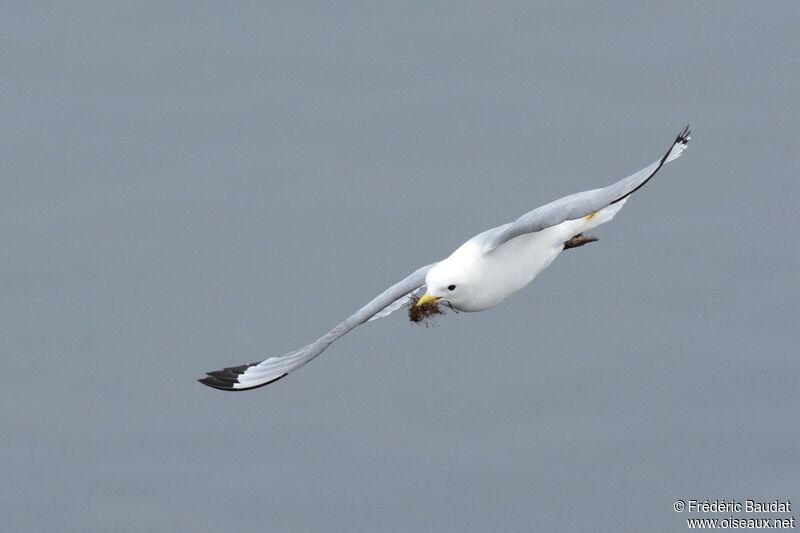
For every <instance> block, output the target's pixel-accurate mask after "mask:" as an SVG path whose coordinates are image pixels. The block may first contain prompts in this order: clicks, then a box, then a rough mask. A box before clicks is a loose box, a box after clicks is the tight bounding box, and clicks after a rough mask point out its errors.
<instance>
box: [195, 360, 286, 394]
mask: <svg viewBox="0 0 800 533" xmlns="http://www.w3.org/2000/svg"><path fill="white" fill-rule="evenodd" d="M257 364H258V363H252V364H249V365H241V366H232V367H228V368H224V369H222V370H214V371H213V372H207V373H206V376H207V377H204V378H201V379H198V380H197V381H198V383H202V384H203V385H205V386H206V387H211V388H212V389H217V390H221V391H226V392H243V391H248V390H253V389H259V388H261V387H265V386H267V385H269V384H270V383H275V382H276V381H278V380H280V379H283V378H285V377H286V376H288V375H289V373H288V372H287V373H285V374H282V375H280V376H278V377H277V378H275V379H271V380H270V381H266V382H264V383H259V384H258V385H253V386H252V387H244V388H236V387H235V385H238V384H239V379H238V378H239V376H240V375H242V374H244V372H245V370H247V369H248V368H250V367H252V366H256V365H257Z"/></svg>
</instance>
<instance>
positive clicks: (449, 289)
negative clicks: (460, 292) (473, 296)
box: [447, 285, 456, 291]
mask: <svg viewBox="0 0 800 533" xmlns="http://www.w3.org/2000/svg"><path fill="white" fill-rule="evenodd" d="M447 290H448V291H454V290H456V286H455V285H450V286H449V287H447Z"/></svg>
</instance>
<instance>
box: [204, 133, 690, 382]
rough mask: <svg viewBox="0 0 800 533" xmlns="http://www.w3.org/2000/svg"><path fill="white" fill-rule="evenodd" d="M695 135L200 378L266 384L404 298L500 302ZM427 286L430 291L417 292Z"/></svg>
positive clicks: (419, 302) (406, 301)
mask: <svg viewBox="0 0 800 533" xmlns="http://www.w3.org/2000/svg"><path fill="white" fill-rule="evenodd" d="M689 139H690V137H689V127H688V126H687V127H686V128H685V129H684V130H683V131H682V132H681V133H680V134H679V135H678V136H677V137H676V139H675V141H674V142H673V143H672V145H671V146H670V148H669V150H667V153H666V154H664V156H663V157H661V159H659V160H658V161H655V162H654V163H652V164H650V165H648V166H646V167H645V168H643V169H641V170H640V171H638V172H636V173H634V174H632V175H630V176H628V177H627V178H624V179H622V180H619V181H618V182H616V183H614V184H612V185H609V186H608V187H604V188H601V189H593V190H591V191H584V192H580V193H577V194H572V195H570V196H565V197H563V198H561V199H559V200H556V201H554V202H551V203H549V204H546V205H543V206H541V207H539V208H537V209H534V210H533V211H531V212H529V213H526V214H524V215H522V216H521V217H519V218H518V219H517V220H515V221H514V222H510V223H508V224H504V225H502V226H498V227H496V228H492V229H490V230H487V231H484V232H483V233H480V234H479V235H476V236H475V237H472V238H471V239H470V240H468V241H467V242H465V243H464V244H462V245H461V246H459V247H458V249H456V251H454V252H453V253H452V254H451V255H450V256H449V257H448V258H446V259H443V260H442V261H439V262H436V263H431V264H430V265H426V266H424V267H422V268H419V269H417V270H415V271H414V272H413V273H411V275H409V276H408V277H407V278H405V279H403V280H401V281H399V282H397V283H395V284H394V285H392V286H391V287H389V288H388V289H386V290H385V291H383V292H382V293H381V294H379V295H378V296H377V297H375V298H374V299H373V300H372V301H370V302H369V303H368V304H367V305H365V306H364V307H362V308H361V309H359V310H358V311H356V312H355V313H353V314H352V315H350V316H349V317H348V318H347V319H345V320H344V321H343V322H342V323H340V324H339V325H338V326H336V327H335V328H333V329H332V330H330V331H329V332H328V333H326V334H325V335H323V336H322V337H320V338H319V339H317V340H316V341H314V342H312V343H311V344H309V345H308V346H305V347H303V348H300V349H299V350H297V351H294V352H290V353H288V354H286V355H282V356H280V357H270V358H268V359H265V360H263V361H260V362H257V363H251V364H246V365H241V366H233V367H229V368H225V369H223V370H217V371H214V372H208V374H207V377H205V378H203V379H200V380H199V381H200V383H203V384H204V385H208V386H209V387H213V388H215V389H220V390H225V391H245V390H251V389H255V388H258V387H263V386H264V385H268V384H270V383H273V382H275V381H278V380H279V379H281V378H283V377H286V376H287V375H288V374H289V373H290V372H294V371H295V370H297V369H298V368H300V367H301V366H303V365H305V364H306V363H308V362H309V361H311V360H312V359H314V358H315V357H316V356H318V355H319V354H321V353H322V352H323V351H324V350H325V349H326V348H327V347H328V346H330V345H331V343H332V342H333V341H335V340H336V339H338V338H339V337H341V336H342V335H344V334H345V333H348V332H349V331H350V330H352V329H353V328H355V327H356V326H359V325H361V324H363V323H365V322H368V321H371V320H375V319H377V318H381V317H384V316H387V315H389V314H390V313H392V312H393V311H395V310H397V309H400V308H401V307H404V306H420V308H423V307H424V306H436V305H439V304H445V305H447V306H448V307H450V308H452V309H454V310H457V311H468V312H469V311H483V310H484V309H489V308H490V307H494V306H495V305H497V304H499V303H500V302H502V301H503V300H505V299H506V298H508V297H509V296H510V295H511V294H514V293H515V292H517V291H518V290H520V289H522V288H523V287H525V286H526V285H528V284H529V283H530V282H531V281H532V280H533V278H535V277H536V275H537V274H539V272H541V271H542V270H544V269H545V268H547V266H548V265H550V263H552V262H553V260H554V259H555V258H556V257H557V256H558V254H560V253H561V252H562V251H563V250H565V249H569V248H573V247H577V246H582V245H584V244H586V243H588V242H592V241H594V240H597V239H596V238H595V237H587V236H584V233H585V232H587V231H589V230H591V229H593V228H596V227H597V226H599V225H600V224H604V223H606V222H608V221H609V220H611V219H612V218H614V215H616V214H617V212H618V211H619V210H620V209H621V208H622V206H623V205H624V204H625V202H626V201H627V200H628V197H629V196H630V195H631V194H633V193H634V192H636V191H637V190H639V188H641V187H642V186H643V185H644V184H645V183H647V182H648V180H650V178H652V177H653V176H654V175H655V174H656V172H658V171H659V169H660V168H661V167H662V166H664V164H665V163H669V162H670V161H674V160H675V159H677V158H678V157H679V156H680V155H681V153H682V152H683V150H684V149H685V148H686V145H687V144H688V142H689ZM423 287H424V288H425V291H424V294H423V295H422V296H421V297H417V296H416V295H417V293H418V292H422V291H420V289H422V288H423Z"/></svg>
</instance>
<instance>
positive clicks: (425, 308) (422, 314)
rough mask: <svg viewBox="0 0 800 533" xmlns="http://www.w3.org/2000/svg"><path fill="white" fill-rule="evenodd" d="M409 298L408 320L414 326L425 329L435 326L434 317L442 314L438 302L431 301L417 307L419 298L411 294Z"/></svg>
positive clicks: (442, 311)
mask: <svg viewBox="0 0 800 533" xmlns="http://www.w3.org/2000/svg"><path fill="white" fill-rule="evenodd" d="M410 298H411V302H410V303H409V305H408V318H409V320H411V322H414V323H415V324H419V325H421V326H425V327H426V328H427V327H430V326H432V325H434V324H436V320H435V317H436V315H443V314H444V309H443V308H442V306H441V305H439V302H435V301H433V300H431V301H428V302H425V303H424V304H422V305H417V304H418V303H419V300H420V298H419V296H417V295H416V294H412V295H411V296H410Z"/></svg>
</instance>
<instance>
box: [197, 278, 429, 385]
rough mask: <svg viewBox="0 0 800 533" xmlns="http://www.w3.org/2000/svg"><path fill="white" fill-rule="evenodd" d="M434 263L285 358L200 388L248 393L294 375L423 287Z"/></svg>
mask: <svg viewBox="0 0 800 533" xmlns="http://www.w3.org/2000/svg"><path fill="white" fill-rule="evenodd" d="M435 264H436V263H433V264H430V265H427V266H424V267H422V268H420V269H417V270H416V271H414V272H413V273H412V274H411V275H409V276H408V277H406V278H405V279H403V280H402V281H399V282H397V283H395V284H394V285H392V286H391V287H389V288H388V289H386V290H385V291H383V292H382V293H381V294H379V295H378V296H376V297H375V298H373V299H372V301H370V302H369V303H368V304H367V305H365V306H364V307H362V308H361V309H359V310H358V311H356V312H355V313H353V314H352V315H350V316H349V317H348V318H347V319H346V320H344V321H343V322H342V323H340V324H339V325H338V326H336V327H335V328H333V329H332V330H330V331H329V332H328V333H326V334H325V335H323V336H322V337H320V338H319V339H317V340H316V341H314V342H312V343H311V344H309V345H308V346H305V347H303V348H300V349H299V350H296V351H294V352H290V353H288V354H286V355H281V356H279V357H270V358H268V359H264V360H263V361H260V362H258V363H251V364H245V365H240V366H233V367H228V368H224V369H222V370H216V371H214V372H208V373H207V377H205V378H203V379H200V380H198V381H200V383H202V384H203V385H208V386H209V387H213V388H215V389H220V390H225V391H244V390H251V389H256V388H258V387H263V386H264V385H269V384H270V383H273V382H275V381H278V380H279V379H281V378H283V377H286V375H287V374H289V373H290V372H294V371H295V370H297V369H298V368H300V367H301V366H303V365H305V364H306V363H308V362H309V361H311V360H312V359H314V358H315V357H316V356H318V355H319V354H321V353H322V352H323V351H325V348H327V347H328V346H330V345H331V343H332V342H333V341H335V340H336V339H338V338H339V337H341V336H342V335H344V334H345V333H347V332H348V331H350V330H351V329H353V328H355V327H356V326H359V325H361V324H363V323H364V322H366V321H368V320H370V319H371V318H372V317H374V316H376V315H380V314H381V313H382V312H383V311H384V310H385V309H386V308H387V307H392V306H393V305H395V304H396V303H397V301H398V300H401V301H402V300H403V299H404V298H405V297H406V296H407V295H408V294H410V293H412V292H414V291H415V290H417V289H418V288H420V287H421V286H423V285H424V284H425V275H426V274H427V273H428V270H430V269H431V267H433V265H435ZM398 307H400V306H396V307H395V309H396V308H398ZM392 310H394V309H392ZM386 314H388V313H386ZM384 316H385V315H384Z"/></svg>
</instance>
